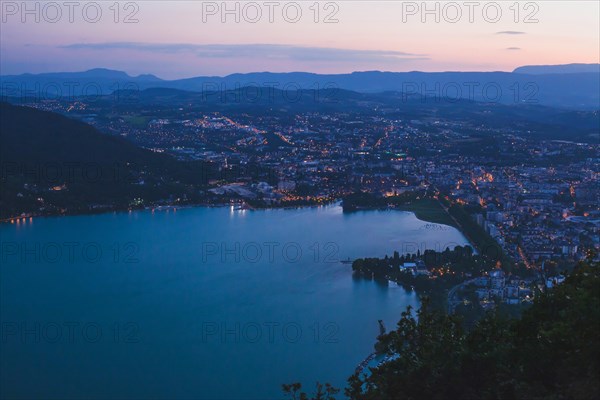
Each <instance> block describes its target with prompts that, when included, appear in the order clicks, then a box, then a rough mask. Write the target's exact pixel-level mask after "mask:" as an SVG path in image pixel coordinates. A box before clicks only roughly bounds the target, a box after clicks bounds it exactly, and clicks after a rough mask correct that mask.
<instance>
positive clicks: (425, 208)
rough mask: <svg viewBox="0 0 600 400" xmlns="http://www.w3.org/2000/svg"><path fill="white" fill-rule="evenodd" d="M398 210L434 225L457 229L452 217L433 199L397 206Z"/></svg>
mask: <svg viewBox="0 0 600 400" xmlns="http://www.w3.org/2000/svg"><path fill="white" fill-rule="evenodd" d="M398 209H399V210H403V211H411V212H414V213H415V215H416V216H417V218H419V219H420V220H423V221H427V222H434V223H436V224H444V225H449V226H453V227H455V228H459V227H458V226H457V225H456V223H455V222H454V220H453V219H452V217H450V215H448V213H447V212H446V211H445V210H444V209H443V208H442V206H441V205H440V203H439V202H438V201H437V200H434V199H419V200H414V201H412V202H411V203H409V204H402V205H399V206H398Z"/></svg>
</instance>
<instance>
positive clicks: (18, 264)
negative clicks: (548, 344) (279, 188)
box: [0, 205, 466, 399]
mask: <svg viewBox="0 0 600 400" xmlns="http://www.w3.org/2000/svg"><path fill="white" fill-rule="evenodd" d="M0 241H1V242H2V243H1V250H2V252H1V257H2V260H1V264H0V265H1V266H0V320H1V325H0V328H1V335H0V336H1V337H0V346H1V352H0V397H9V398H13V397H16V398H32V397H45V398H77V399H79V398H98V399H105V398H120V399H123V398H144V399H154V398H156V399H159V398H161V399H162V398H172V399H173V398H174V399H186V398H190V399H265V398H281V397H282V396H281V384H282V383H292V382H296V381H300V382H302V383H303V384H304V385H305V386H306V388H309V389H312V387H313V386H314V383H315V382H316V381H321V382H330V383H332V384H334V385H335V386H338V387H341V386H343V385H344V384H345V382H346V379H347V378H348V376H350V375H351V374H352V373H353V372H354V369H355V367H356V365H357V364H358V363H359V362H360V361H361V360H362V359H364V358H365V357H366V356H367V355H368V354H369V353H371V352H372V350H373V344H374V341H375V337H376V336H377V334H378V332H379V327H378V324H377V321H378V320H379V319H381V320H383V321H384V322H385V324H386V326H387V327H388V328H393V327H394V326H395V322H396V321H397V320H398V319H399V317H400V313H401V312H402V311H403V310H404V309H405V308H406V306H408V305H413V306H417V305H418V301H417V298H416V295H415V294H414V293H407V292H406V291H404V290H403V289H402V288H400V287H397V286H396V285H395V284H390V285H387V286H386V285H385V284H381V283H376V282H373V281H365V280H357V279H354V278H353V277H352V273H351V265H349V264H344V263H341V262H340V261H342V260H347V259H354V258H358V257H366V256H372V257H375V256H380V257H383V256H384V255H385V254H389V255H391V254H392V252H393V251H394V250H398V251H400V252H401V253H406V252H416V250H417V249H420V250H421V251H423V250H424V249H425V248H433V249H444V248H445V247H453V246H455V245H456V244H460V245H464V244H466V240H465V238H464V236H462V235H461V234H460V233H459V232H458V231H457V230H456V229H454V228H451V227H447V226H442V225H437V224H431V223H428V222H423V221H420V220H418V219H417V218H416V217H415V216H414V214H412V213H407V212H399V211H365V212H357V213H352V214H344V213H342V209H341V207H339V205H331V206H326V207H319V208H301V209H289V210H264V211H243V210H236V209H233V208H229V207H221V208H188V209H178V210H177V211H173V210H170V211H168V212H167V211H156V212H151V211H139V212H132V213H114V214H102V215H91V216H76V217H61V218H35V219H33V220H31V221H30V220H25V221H22V222H20V223H18V224H16V223H15V224H2V225H0Z"/></svg>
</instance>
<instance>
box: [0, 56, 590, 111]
mask: <svg viewBox="0 0 600 400" xmlns="http://www.w3.org/2000/svg"><path fill="white" fill-rule="evenodd" d="M599 67H600V65H599V64H569V65H558V66H525V67H519V68H517V69H515V70H514V71H513V72H416V71H415V72H381V71H365V72H353V73H350V74H315V73H306V72H289V73H272V72H256V73H246V74H231V75H227V76H224V77H218V76H199V77H192V78H186V79H177V80H163V79H160V78H158V77H156V76H154V75H148V74H147V75H139V76H136V77H133V76H130V75H128V74H127V73H125V72H122V71H113V70H109V69H102V68H97V69H92V70H89V71H84V72H64V73H47V74H37V75H32V74H23V75H5V76H0V83H1V93H0V94H1V95H2V96H3V98H5V99H6V98H7V97H24V96H25V94H26V93H29V95H37V96H38V97H43V96H45V97H49V98H51V97H52V96H53V95H54V96H63V97H64V96H66V95H73V96H79V95H106V94H110V93H113V92H115V91H119V90H124V89H127V90H144V89H150V88H169V89H179V90H186V91H195V92H207V91H225V90H234V89H236V88H239V87H246V86H261V87H276V88H279V89H283V90H296V89H327V88H338V89H345V90H351V91H355V92H360V93H378V92H386V91H398V92H403V93H408V94H421V95H427V96H430V97H431V96H434V97H436V96H437V97H440V98H446V99H467V100H474V101H483V102H494V103H500V104H519V103H527V104H539V105H544V106H550V107H556V108H565V109H578V110H579V109H580V110H597V109H600V73H599V72H593V71H595V68H599ZM589 71H592V72H589Z"/></svg>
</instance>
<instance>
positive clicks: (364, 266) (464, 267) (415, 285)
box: [352, 246, 495, 310]
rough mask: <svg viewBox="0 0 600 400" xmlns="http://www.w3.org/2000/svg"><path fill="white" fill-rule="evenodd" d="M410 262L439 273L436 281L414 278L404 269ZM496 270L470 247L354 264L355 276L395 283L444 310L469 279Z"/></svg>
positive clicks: (424, 276)
mask: <svg viewBox="0 0 600 400" xmlns="http://www.w3.org/2000/svg"><path fill="white" fill-rule="evenodd" d="M407 262H412V263H417V262H421V263H422V264H424V266H425V268H426V269H428V270H433V269H437V272H436V278H435V279H430V278H429V276H427V275H414V274H413V273H412V271H410V270H407V269H403V268H401V265H403V264H404V263H407ZM493 268H495V262H493V261H492V260H489V259H487V258H485V257H482V256H480V255H477V254H475V253H474V252H473V248H472V247H470V246H464V247H463V246H456V247H454V249H452V250H451V249H450V248H446V249H445V250H444V251H441V252H439V251H435V250H425V251H424V252H423V254H421V252H420V251H418V252H417V253H416V254H405V255H400V254H399V253H398V252H397V251H396V252H394V254H393V256H392V257H388V256H385V257H384V258H359V259H356V260H354V262H353V263H352V271H353V273H354V274H355V276H358V277H362V278H366V279H375V280H385V281H393V282H396V283H398V284H399V285H401V286H402V287H403V288H404V289H406V290H409V291H410V290H414V291H415V292H416V293H417V294H419V296H421V297H428V298H429V299H430V301H431V303H432V306H433V307H435V308H436V309H440V310H441V309H443V308H445V306H446V297H447V293H448V292H447V291H448V290H449V289H450V288H451V287H453V286H455V285H457V284H459V283H460V282H462V281H464V280H465V277H468V276H475V275H480V274H481V273H482V272H484V271H489V270H491V269H493Z"/></svg>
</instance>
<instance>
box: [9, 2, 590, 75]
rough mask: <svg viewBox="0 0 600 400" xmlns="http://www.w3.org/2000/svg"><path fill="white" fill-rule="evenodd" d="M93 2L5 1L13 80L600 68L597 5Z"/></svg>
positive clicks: (546, 3) (549, 3)
mask: <svg viewBox="0 0 600 400" xmlns="http://www.w3.org/2000/svg"><path fill="white" fill-rule="evenodd" d="M90 3H91V2H80V3H79V6H77V7H75V8H74V9H72V10H69V8H68V7H66V6H64V5H63V2H62V1H58V2H56V3H54V5H48V4H46V3H44V2H41V3H38V2H29V3H28V7H30V8H29V9H28V10H29V13H27V12H26V11H27V10H24V9H23V5H22V3H21V2H20V1H18V2H12V1H2V25H1V35H0V55H1V57H0V68H1V71H0V72H1V74H3V75H7V74H18V73H24V72H31V73H39V72H56V71H81V70H86V69H91V68H96V67H104V68H111V69H118V70H123V71H126V72H128V73H130V74H132V75H137V74H142V73H152V74H155V75H157V76H159V77H161V78H166V79H174V78H185V77H191V76H198V75H221V76H222V75H227V74H231V73H235V72H255V71H273V72H288V71H307V72H318V73H345V72H352V71H364V70H385V71H412V70H421V71H448V70H462V71H510V70H512V69H514V68H515V67H518V66H521V65H530V64H565V63H575V62H577V63H598V62H600V54H599V52H600V50H599V49H600V40H599V35H600V34H599V32H600V26H599V22H598V21H599V19H600V6H599V2H597V1H538V2H520V3H519V7H518V9H519V12H518V13H516V8H515V7H514V3H515V2H514V1H497V2H496V3H493V2H486V1H482V2H476V3H477V5H475V6H474V8H472V9H470V8H469V7H468V6H466V5H465V2H461V1H458V2H455V3H453V4H454V5H448V4H447V2H438V3H436V2H428V3H427V7H428V9H429V10H435V7H436V4H437V7H438V8H437V11H433V12H432V13H430V14H424V13H423V11H424V10H423V9H422V7H423V3H422V2H421V1H419V2H401V1H348V0H341V1H337V2H326V1H323V2H320V3H319V7H318V8H319V13H318V16H317V15H315V9H316V7H315V6H314V3H315V2H314V1H312V0H311V1H296V2H287V1H274V2H271V4H272V5H271V6H269V5H267V3H268V2H262V1H257V2H254V3H253V4H250V5H248V4H247V3H249V2H243V1H242V2H237V3H239V5H238V6H237V7H238V9H237V11H234V12H233V13H231V14H224V13H223V3H222V2H221V1H219V2H200V1H180V2H166V1H137V2H130V3H127V2H121V3H119V6H120V7H119V12H118V15H117V13H116V12H115V11H116V9H115V8H114V7H113V4H114V2H113V1H106V2H105V1H99V2H96V3H94V4H95V5H90ZM235 3H236V2H227V7H228V8H229V9H231V10H234V9H235V7H236V4H235ZM292 3H293V4H292ZM491 3H493V4H491ZM36 4H37V6H36ZM56 5H58V7H57V6H56ZM96 6H99V8H98V7H96ZM497 6H499V8H498V7H497ZM36 7H37V8H36ZM84 8H85V10H86V11H85V12H84V10H83V9H84ZM284 9H285V10H286V11H284ZM484 9H485V11H484ZM298 10H300V11H301V15H298V14H297V11H298ZM70 11H71V14H72V15H69V14H70ZM97 11H101V15H98V14H97ZM257 11H259V12H260V14H257ZM269 11H271V12H272V18H273V22H270V21H269ZM497 11H500V15H499V14H497ZM457 12H458V13H460V15H459V14H457ZM128 15H131V17H130V19H131V21H130V23H125V22H124V20H125V19H126V17H127V16H128ZM327 15H331V17H330V21H329V23H325V21H324V20H325V19H326V16H327ZM236 16H237V17H238V18H239V22H236V21H235V18H236ZM36 17H37V18H39V22H37V21H36V20H35V19H36ZM436 17H438V18H439V22H436V21H435V18H436ZM70 18H72V19H73V21H72V22H71V21H70V20H69V19H70ZM223 18H225V19H226V20H225V22H223V21H222V19H223ZM315 18H316V19H317V22H315ZM423 18H425V21H423ZM86 19H87V20H86ZM115 19H116V21H115ZM469 19H472V21H470V20H469ZM95 20H97V21H95ZM135 20H137V22H135ZM294 20H297V22H292V21H294ZM336 20H337V22H336ZM515 20H517V22H515ZM536 20H537V22H536ZM52 21H54V22H52ZM252 21H255V22H252ZM453 21H455V22H453ZM494 21H496V22H494Z"/></svg>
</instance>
